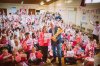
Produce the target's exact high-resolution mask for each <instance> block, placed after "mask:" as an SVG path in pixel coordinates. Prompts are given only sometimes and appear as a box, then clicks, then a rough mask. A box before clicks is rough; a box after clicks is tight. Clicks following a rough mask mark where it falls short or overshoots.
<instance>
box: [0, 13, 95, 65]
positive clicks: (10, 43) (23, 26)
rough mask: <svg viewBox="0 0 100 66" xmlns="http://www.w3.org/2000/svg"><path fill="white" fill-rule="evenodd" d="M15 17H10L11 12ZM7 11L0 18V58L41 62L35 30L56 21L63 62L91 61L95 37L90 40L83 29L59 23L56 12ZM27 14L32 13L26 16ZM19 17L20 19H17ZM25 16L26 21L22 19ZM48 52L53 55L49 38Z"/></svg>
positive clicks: (16, 62)
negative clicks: (32, 13) (7, 14)
mask: <svg viewBox="0 0 100 66" xmlns="http://www.w3.org/2000/svg"><path fill="white" fill-rule="evenodd" d="M15 15H16V17H15V18H14V17H13V18H12V17H11V16H15ZM27 16H28V17H27ZM27 16H26V14H22V15H21V16H19V15H18V14H14V15H12V14H11V13H10V14H9V18H8V17H7V16H5V17H6V19H4V18H2V19H0V21H1V22H0V25H1V27H0V62H1V61H2V63H4V62H14V63H15V64H19V63H20V64H22V65H23V66H28V65H30V64H31V63H32V64H41V62H43V61H42V57H43V54H42V52H41V48H40V46H39V36H40V35H39V32H41V30H42V27H43V26H44V25H46V26H47V31H48V30H49V29H50V23H54V24H55V25H59V26H60V27H61V28H62V29H63V30H64V31H63V32H62V33H61V36H62V39H63V40H62V55H63V57H64V60H65V63H66V64H75V63H77V62H76V61H81V62H84V60H87V61H93V62H94V58H93V57H94V53H95V52H94V49H95V48H96V47H97V42H96V40H95V39H94V40H92V38H91V37H88V35H87V34H86V33H83V32H81V31H79V30H75V29H74V28H73V27H72V26H69V25H66V24H65V23H63V20H62V18H61V16H60V14H58V13H53V14H52V13H49V12H47V13H43V14H40V15H27ZM29 16H30V17H31V16H32V17H33V18H31V19H32V20H31V19H29ZM20 17H21V19H20ZM26 19H28V21H26ZM48 52H49V53H48V56H49V57H50V56H51V57H52V56H53V51H52V47H51V42H50V41H49V46H48Z"/></svg>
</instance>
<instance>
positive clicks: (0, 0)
mask: <svg viewBox="0 0 100 66" xmlns="http://www.w3.org/2000/svg"><path fill="white" fill-rule="evenodd" d="M22 1H23V4H39V3H40V2H41V1H44V2H45V5H49V4H51V3H53V2H55V1H57V0H51V1H49V2H46V0H0V3H21V2H22Z"/></svg>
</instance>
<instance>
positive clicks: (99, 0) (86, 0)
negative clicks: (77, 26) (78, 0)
mask: <svg viewBox="0 0 100 66" xmlns="http://www.w3.org/2000/svg"><path fill="white" fill-rule="evenodd" d="M85 3H100V0H85Z"/></svg>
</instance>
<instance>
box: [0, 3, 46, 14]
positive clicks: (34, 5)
mask: <svg viewBox="0 0 100 66" xmlns="http://www.w3.org/2000/svg"><path fill="white" fill-rule="evenodd" d="M12 7H16V9H17V10H19V9H20V8H23V7H24V8H26V9H27V13H28V9H36V10H41V9H44V10H46V7H47V6H46V5H43V6H41V5H39V4H11V3H6V4H5V3H0V8H6V9H7V14H8V13H9V12H10V9H11V8H12Z"/></svg>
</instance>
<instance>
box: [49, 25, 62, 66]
mask: <svg viewBox="0 0 100 66" xmlns="http://www.w3.org/2000/svg"><path fill="white" fill-rule="evenodd" d="M50 26H51V28H50V30H49V33H52V36H54V35H55V34H56V33H57V31H58V28H59V27H58V26H54V25H53V23H51V24H50ZM56 39H57V41H53V40H51V45H52V50H53V57H54V59H53V60H52V61H51V62H56V56H58V61H59V66H61V57H62V55H61V42H62V39H61V34H59V35H58V36H57V37H56ZM56 48H57V51H56ZM56 52H57V54H56Z"/></svg>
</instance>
